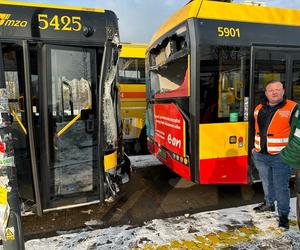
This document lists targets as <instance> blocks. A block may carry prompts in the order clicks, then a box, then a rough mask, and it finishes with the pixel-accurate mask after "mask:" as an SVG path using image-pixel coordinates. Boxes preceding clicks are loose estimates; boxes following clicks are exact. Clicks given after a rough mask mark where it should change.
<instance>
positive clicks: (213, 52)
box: [200, 46, 250, 123]
mask: <svg viewBox="0 0 300 250" xmlns="http://www.w3.org/2000/svg"><path fill="white" fill-rule="evenodd" d="M249 57H250V52H249V49H244V48H239V47H215V46H203V48H202V57H201V62H200V85H201V87H200V88H201V91H200V93H201V98H200V119H201V123H215V122H226V121H229V119H230V113H236V114H237V115H238V119H239V120H243V119H244V117H243V115H244V97H245V96H248V95H249V93H246V92H245V89H247V86H248V85H249ZM247 61H248V64H247V63H246V62H247ZM246 65H248V66H246Z"/></svg>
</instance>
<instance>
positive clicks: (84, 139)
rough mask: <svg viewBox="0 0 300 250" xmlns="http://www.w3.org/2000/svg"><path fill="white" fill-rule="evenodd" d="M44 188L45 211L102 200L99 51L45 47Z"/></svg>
mask: <svg viewBox="0 0 300 250" xmlns="http://www.w3.org/2000/svg"><path fill="white" fill-rule="evenodd" d="M43 58H45V68H44V69H43V73H44V74H43V75H44V78H43V80H42V86H41V87H42V89H43V94H42V96H43V100H42V106H43V114H44V115H43V128H44V130H43V131H42V134H43V140H44V144H43V145H42V155H43V156H44V157H42V158H41V161H42V169H41V170H42V171H41V172H42V185H43V192H44V196H43V198H44V199H43V203H44V206H45V207H53V206H54V207H56V206H61V205H66V204H74V203H84V202H88V201H91V200H95V199H96V198H97V197H99V174H98V173H99V171H100V170H99V168H97V166H99V162H98V154H97V145H98V144H97V131H98V127H97V122H96V120H97V102H96V91H97V90H96V81H97V77H96V72H97V70H96V50H95V49H86V48H77V47H66V46H54V45H45V46H44V48H43Z"/></svg>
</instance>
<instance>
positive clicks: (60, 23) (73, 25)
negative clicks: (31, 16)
mask: <svg viewBox="0 0 300 250" xmlns="http://www.w3.org/2000/svg"><path fill="white" fill-rule="evenodd" d="M38 21H39V22H40V25H39V28H40V29H41V30H45V29H48V28H50V27H51V28H53V29H54V30H63V31H80V30H81V29H82V25H81V18H80V17H79V16H72V17H70V16H58V15H55V16H53V17H52V18H49V17H48V15H47V14H39V15H38Z"/></svg>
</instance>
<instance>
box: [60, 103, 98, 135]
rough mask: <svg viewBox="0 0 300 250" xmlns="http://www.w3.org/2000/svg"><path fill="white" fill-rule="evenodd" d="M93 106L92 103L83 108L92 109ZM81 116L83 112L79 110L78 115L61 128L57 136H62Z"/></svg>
mask: <svg viewBox="0 0 300 250" xmlns="http://www.w3.org/2000/svg"><path fill="white" fill-rule="evenodd" d="M91 108H92V106H91V105H87V106H86V107H85V108H83V109H82V110H87V109H91ZM80 117H81V112H79V114H78V115H76V116H75V117H74V118H73V119H72V120H71V121H70V122H69V123H68V124H66V126H64V127H63V128H62V129H61V130H59V131H58V133H57V134H56V137H57V138H58V137H60V136H61V135H62V134H63V133H64V132H66V131H67V130H68V129H69V128H70V127H71V126H72V125H73V124H74V123H75V122H76V121H77V120H78V119H79V118H80Z"/></svg>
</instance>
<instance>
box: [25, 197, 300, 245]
mask: <svg viewBox="0 0 300 250" xmlns="http://www.w3.org/2000/svg"><path fill="white" fill-rule="evenodd" d="M254 206H255V205H247V206H242V207H234V208H228V209H221V210H215V211H209V212H201V213H196V214H185V215H183V216H177V217H173V218H167V219H156V220H152V221H149V222H145V223H144V225H143V226H141V227H134V226H132V225H123V226H116V227H110V228H106V229H99V230H94V231H87V230H86V229H85V230H83V231H82V232H79V233H69V234H65V235H60V236H57V237H51V238H47V239H37V240H30V241H27V242H26V249H78V250H79V249H80V250H81V249H133V248H140V249H143V248H144V247H145V246H153V247H154V249H155V248H157V247H159V246H167V248H166V249H173V246H180V244H187V245H185V246H190V245H193V244H194V245H195V246H197V244H198V246H201V244H202V245H204V244H206V243H207V244H208V247H210V248H208V249H215V248H222V246H223V247H225V246H226V244H227V246H228V244H231V246H234V249H261V248H264V249H300V233H299V230H298V226H297V224H296V211H295V206H296V199H295V198H293V199H291V213H290V219H291V223H290V229H289V230H287V231H284V230H281V229H279V228H278V221H277V219H278V218H277V212H265V213H255V212H254V211H253V207H254ZM247 234H248V235H247ZM222 237H223V239H224V241H223V242H221V240H220V239H222ZM224 242H225V243H224ZM199 244H200V245H199Z"/></svg>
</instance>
